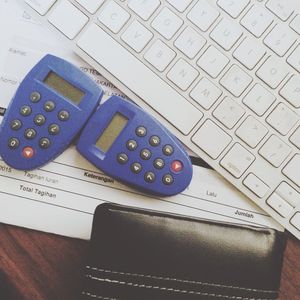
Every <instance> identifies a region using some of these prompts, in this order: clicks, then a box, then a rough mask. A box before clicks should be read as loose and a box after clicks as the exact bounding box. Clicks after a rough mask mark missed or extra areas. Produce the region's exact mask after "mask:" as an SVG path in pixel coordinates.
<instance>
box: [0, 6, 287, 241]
mask: <svg viewBox="0 0 300 300" xmlns="http://www.w3.org/2000/svg"><path fill="white" fill-rule="evenodd" d="M0 3H1V4H0V12H1V13H0V15H1V19H0V26H1V28H5V26H7V24H8V23H6V22H10V23H9V24H10V26H11V27H9V28H10V29H9V34H6V37H5V39H6V41H7V43H5V44H4V45H7V47H6V48H5V47H3V48H5V50H3V48H2V47H1V48H2V52H0V90H1V94H2V97H1V98H0V107H4V108H6V107H7V105H8V103H9V101H10V99H11V97H12V96H13V94H14V92H15V90H16V89H17V87H18V84H19V82H20V81H21V80H22V78H23V76H24V75H25V74H26V73H27V72H28V71H29V69H30V68H31V67H32V66H33V65H34V64H35V63H36V62H37V61H38V60H39V59H40V58H41V57H42V56H44V55H45V54H46V53H52V54H55V55H59V56H62V57H64V58H65V59H68V60H70V61H72V62H73V63H75V64H76V65H78V66H79V67H81V68H82V69H84V70H85V71H86V72H88V73H89V74H90V75H91V76H92V77H93V78H94V79H95V80H97V81H98V82H99V83H100V84H101V85H102V87H103V88H104V89H105V93H106V94H107V95H110V94H112V93H119V91H118V90H117V89H115V88H114V87H113V86H112V85H111V84H110V83H108V82H107V81H106V80H105V79H104V78H103V77H101V76H100V75H99V74H97V72H96V71H94V70H92V69H90V68H89V67H88V66H87V65H86V64H85V63H84V62H82V61H81V60H80V59H79V58H78V57H76V56H75V55H74V54H73V53H72V52H71V51H70V50H68V47H67V46H64V45H65V44H64V41H60V40H58V39H59V37H58V36H56V35H55V34H52V32H48V31H47V30H46V29H44V28H42V27H41V26H40V25H39V24H37V23H35V22H34V21H32V20H31V19H30V18H29V17H28V15H26V14H24V12H23V11H21V10H19V9H17V7H16V6H15V5H14V1H9V2H8V1H3V0H2V2H0ZM8 19H9V20H8ZM58 41H59V42H58ZM105 201H106V202H115V203H120V204H125V205H130V206H137V207H143V208H149V209H154V210H160V211H169V212H172V213H176V214H182V215H189V216H194V217H201V218H207V219H213V220H220V221H225V222H237V223H244V224H254V225H258V226H270V227H274V228H278V229H280V228H281V227H280V226H279V225H278V224H277V223H276V222H275V221H273V220H272V219H271V218H270V217H269V216H267V215H266V214H265V213H264V212H262V211H261V210H260V209H259V208H257V207H256V206H255V205H254V204H253V203H252V202H251V201H250V200H248V199H247V198H246V197H245V196H243V195H242V194H241V193H240V192H238V191H237V190H236V189H235V188H233V187H232V186H231V185H229V184H228V183H227V182H225V181H224V180H223V179H222V178H221V177H219V175H218V174H217V173H215V172H214V171H212V170H208V169H205V168H202V167H198V166H195V167H194V177H193V181H192V184H191V185H190V187H189V188H188V189H187V190H186V191H184V192H183V193H182V194H180V195H177V196H174V197H169V198H158V197H155V198H151V197H147V196H145V195H142V194H140V193H138V192H137V191H135V190H132V189H129V188H127V187H125V186H124V185H121V184H120V183H118V182H116V181H114V180H112V179H111V178H110V177H108V176H106V175H104V174H103V173H102V172H101V171H99V170H97V169H95V168H94V167H93V166H92V165H90V164H89V163H88V162H86V161H85V160H84V159H83V158H82V157H81V156H80V155H79V154H78V153H77V152H76V151H75V149H74V147H71V148H70V149H68V150H67V151H66V152H65V153H63V154H62V155H61V156H60V157H58V158H57V159H56V160H55V161H54V162H53V163H50V164H48V165H46V166H44V167H43V168H41V169H40V170H36V171H31V172H23V171H16V170H13V169H11V168H9V167H8V166H6V165H5V164H4V162H3V161H0V208H1V209H0V221H1V222H4V223H9V224H14V225H19V226H24V227H28V228H33V229H38V230H42V231H47V232H53V233H57V234H61V235H66V236H71V237H78V238H82V239H89V237H90V231H91V225H92V219H93V212H94V210H95V207H96V206H97V205H98V204H100V203H103V202H105Z"/></svg>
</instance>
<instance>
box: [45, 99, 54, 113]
mask: <svg viewBox="0 0 300 300" xmlns="http://www.w3.org/2000/svg"><path fill="white" fill-rule="evenodd" d="M54 109H55V103H54V102H53V101H47V102H46V103H45V105H44V110H45V111H47V112H51V111H53V110H54Z"/></svg>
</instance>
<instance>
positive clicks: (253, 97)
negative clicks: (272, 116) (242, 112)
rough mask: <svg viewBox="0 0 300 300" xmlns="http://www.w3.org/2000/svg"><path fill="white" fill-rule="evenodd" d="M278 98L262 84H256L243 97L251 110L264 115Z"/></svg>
mask: <svg viewBox="0 0 300 300" xmlns="http://www.w3.org/2000/svg"><path fill="white" fill-rule="evenodd" d="M275 100H276V98H275V96H274V95H273V94H271V93H270V92H269V91H268V90H266V89H265V88H264V87H263V86H261V85H260V84H256V85H255V86H254V87H253V88H252V89H251V90H250V92H249V93H248V94H247V95H246V96H245V98H244V99H243V103H244V104H246V105H247V106H248V107H249V108H250V109H251V110H253V111H254V112H255V113H256V114H257V115H258V116H262V115H264V114H265V112H266V111H267V110H268V109H269V108H270V107H271V105H272V104H273V103H274V101H275Z"/></svg>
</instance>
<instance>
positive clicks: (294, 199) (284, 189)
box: [276, 182, 300, 208]
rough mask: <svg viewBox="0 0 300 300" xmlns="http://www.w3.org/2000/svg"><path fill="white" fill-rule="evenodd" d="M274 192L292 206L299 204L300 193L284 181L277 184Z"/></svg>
mask: <svg viewBox="0 0 300 300" xmlns="http://www.w3.org/2000/svg"><path fill="white" fill-rule="evenodd" d="M276 193H277V194H278V195H279V196H280V197H281V198H282V199H284V200H285V201H287V202H288V203H289V204H290V205H291V206H292V207H294V208H295V207H296V206H297V205H299V204H300V194H299V193H298V192H297V191H296V190H295V189H294V188H292V187H291V186H290V185H289V184H287V183H286V182H282V183H281V184H280V185H279V187H278V188H277V189H276Z"/></svg>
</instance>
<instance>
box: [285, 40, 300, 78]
mask: <svg viewBox="0 0 300 300" xmlns="http://www.w3.org/2000/svg"><path fill="white" fill-rule="evenodd" d="M299 57H300V46H297V48H296V49H295V50H294V51H293V53H292V54H291V55H290V56H289V57H288V58H287V62H288V63H289V64H290V65H291V66H292V67H293V68H294V69H295V70H296V71H298V72H299V73H300V59H299Z"/></svg>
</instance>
